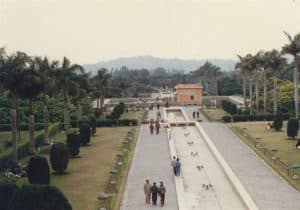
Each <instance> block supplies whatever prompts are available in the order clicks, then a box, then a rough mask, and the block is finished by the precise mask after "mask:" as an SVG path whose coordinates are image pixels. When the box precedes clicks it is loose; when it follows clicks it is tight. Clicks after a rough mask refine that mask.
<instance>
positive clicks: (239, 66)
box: [235, 55, 248, 109]
mask: <svg viewBox="0 0 300 210" xmlns="http://www.w3.org/2000/svg"><path fill="white" fill-rule="evenodd" d="M238 58H239V62H237V63H236V64H235V69H236V70H237V71H239V74H240V76H241V77H242V79H243V98H244V106H245V109H247V78H248V77H247V74H248V72H247V71H246V70H245V68H243V57H242V56H240V55H238Z"/></svg>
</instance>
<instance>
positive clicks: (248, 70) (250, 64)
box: [238, 54, 256, 114]
mask: <svg viewBox="0 0 300 210" xmlns="http://www.w3.org/2000/svg"><path fill="white" fill-rule="evenodd" d="M238 57H239V60H240V62H239V63H238V68H239V69H240V71H241V73H242V75H243V77H244V78H245V81H248V87H249V98H250V101H249V108H250V114H252V113H253V111H252V108H253V106H252V95H253V94H252V93H253V73H254V71H255V69H256V61H255V59H254V57H253V56H252V55H251V54H247V55H246V56H244V57H242V56H239V55H238ZM244 87H245V85H244ZM244 100H245V98H244Z"/></svg>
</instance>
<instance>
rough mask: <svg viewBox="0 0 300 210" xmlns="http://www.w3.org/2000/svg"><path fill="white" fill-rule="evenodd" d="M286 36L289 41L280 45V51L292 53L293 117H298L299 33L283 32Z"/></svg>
mask: <svg viewBox="0 0 300 210" xmlns="http://www.w3.org/2000/svg"><path fill="white" fill-rule="evenodd" d="M284 33H285V35H286V36H287V38H288V40H289V43H288V44H285V45H284V46H283V47H282V51H281V52H282V53H283V54H289V55H292V56H293V58H294V72H293V78H294V101H295V117H296V118H297V119H298V118H299V95H298V92H299V89H298V80H299V75H298V65H299V59H300V58H299V53H300V33H299V34H296V35H295V36H294V38H293V37H292V36H291V35H290V34H288V33H287V32H284Z"/></svg>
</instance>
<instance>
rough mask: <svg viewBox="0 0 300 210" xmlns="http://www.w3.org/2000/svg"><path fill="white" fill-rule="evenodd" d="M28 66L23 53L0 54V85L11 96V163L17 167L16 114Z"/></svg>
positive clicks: (26, 57) (26, 58)
mask: <svg viewBox="0 0 300 210" xmlns="http://www.w3.org/2000/svg"><path fill="white" fill-rule="evenodd" d="M27 66H28V56H27V55H26V54H25V53H23V52H16V53H13V54H11V55H6V54H4V55H3V54H2V56H1V57H0V85H1V86H2V87H3V89H5V90H7V91H8V92H9V94H10V95H11V98H12V102H13V107H12V109H11V127H12V138H11V139H12V148H13V152H12V163H13V165H17V163H18V156H17V133H18V124H19V122H18V121H19V120H18V115H19V114H18V113H19V96H20V92H21V91H22V90H21V89H22V86H21V83H22V80H23V78H22V75H23V72H24V71H25V70H26V68H27Z"/></svg>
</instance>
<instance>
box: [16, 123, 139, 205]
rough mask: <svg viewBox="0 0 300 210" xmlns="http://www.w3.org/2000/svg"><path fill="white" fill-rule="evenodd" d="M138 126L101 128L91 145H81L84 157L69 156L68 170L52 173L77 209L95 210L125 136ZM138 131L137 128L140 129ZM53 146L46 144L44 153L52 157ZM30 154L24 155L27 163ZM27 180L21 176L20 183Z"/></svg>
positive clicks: (58, 137)
mask: <svg viewBox="0 0 300 210" xmlns="http://www.w3.org/2000/svg"><path fill="white" fill-rule="evenodd" d="M132 128H134V127H114V128H97V134H96V136H94V137H92V140H91V145H90V146H86V147H81V148H80V154H79V155H80V157H79V158H75V159H70V160H69V165H68V169H67V174H65V175H54V174H52V175H51V185H54V186H57V187H58V188H59V189H60V190H62V192H63V193H64V194H65V196H66V197H67V199H68V200H69V202H70V203H71V204H72V207H73V210H83V209H84V210H95V209H98V208H97V207H98V205H99V202H98V200H97V199H96V198H97V195H98V194H99V193H100V192H103V191H104V187H105V184H106V181H107V179H108V177H109V171H110V170H111V169H112V168H113V167H114V165H115V162H116V153H117V152H119V151H121V150H122V140H123V139H124V138H125V136H126V135H127V132H128V131H129V130H130V129H132ZM136 128H137V127H136ZM136 133H137V132H136ZM54 141H55V142H63V141H65V134H64V133H60V134H59V135H56V136H55V137H54ZM48 151H49V147H46V146H45V147H43V148H42V150H41V153H40V155H43V156H45V157H46V158H48ZM29 159H30V157H26V158H24V159H22V162H23V163H26V162H27V161H28V160H29ZM127 172H128V168H127V169H126V170H125V171H123V176H122V177H123V180H122V182H121V184H120V189H119V190H118V192H119V193H118V194H117V196H116V203H117V204H116V206H119V203H120V202H121V195H122V192H123V190H124V185H125V180H126V179H125V178H126V176H127ZM23 183H27V179H26V178H24V179H21V180H20V181H19V182H18V184H23Z"/></svg>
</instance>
